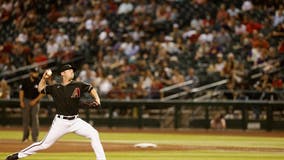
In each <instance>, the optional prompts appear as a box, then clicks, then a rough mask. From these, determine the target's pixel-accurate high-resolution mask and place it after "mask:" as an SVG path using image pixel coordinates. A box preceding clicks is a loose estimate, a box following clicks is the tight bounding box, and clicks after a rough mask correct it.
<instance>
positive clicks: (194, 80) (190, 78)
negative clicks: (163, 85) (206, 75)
mask: <svg viewBox="0 0 284 160" xmlns="http://www.w3.org/2000/svg"><path fill="white" fill-rule="evenodd" d="M185 80H186V81H192V84H191V87H192V88H194V87H197V86H198V85H199V78H198V77H197V76H196V75H195V70H194V68H191V67H190V68H188V69H187V75H186V77H185Z"/></svg>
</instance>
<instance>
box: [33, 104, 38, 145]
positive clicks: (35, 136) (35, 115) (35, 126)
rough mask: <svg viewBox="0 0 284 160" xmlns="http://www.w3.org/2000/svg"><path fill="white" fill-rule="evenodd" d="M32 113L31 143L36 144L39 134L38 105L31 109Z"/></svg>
mask: <svg viewBox="0 0 284 160" xmlns="http://www.w3.org/2000/svg"><path fill="white" fill-rule="evenodd" d="M31 110H32V112H31V114H32V119H31V120H32V139H33V142H37V140H38V134H39V120H38V112H39V104H37V105H35V106H33V107H32V108H31Z"/></svg>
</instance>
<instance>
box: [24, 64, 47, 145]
mask: <svg viewBox="0 0 284 160" xmlns="http://www.w3.org/2000/svg"><path fill="white" fill-rule="evenodd" d="M39 80H40V79H39V72H38V68H33V69H31V70H30V73H29V77H28V78H27V79H24V80H22V82H21V84H20V92H19V99H20V106H21V109H22V119H23V120H22V121H23V122H22V123H23V138H22V142H26V141H28V139H29V135H30V131H29V124H30V123H31V130H32V140H33V142H37V140H38V134H39V119H38V112H39V108H40V104H39V101H40V99H41V98H42V97H43V96H44V95H43V94H39V93H38V83H39Z"/></svg>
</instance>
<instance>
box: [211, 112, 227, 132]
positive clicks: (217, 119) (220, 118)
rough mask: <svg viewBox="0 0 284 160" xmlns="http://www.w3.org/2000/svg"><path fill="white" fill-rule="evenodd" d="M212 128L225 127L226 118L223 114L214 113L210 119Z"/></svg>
mask: <svg viewBox="0 0 284 160" xmlns="http://www.w3.org/2000/svg"><path fill="white" fill-rule="evenodd" d="M210 125H211V128H212V129H226V127H227V126H226V120H225V118H224V115H223V114H219V113H218V114H216V115H215V116H214V118H213V119H212V120H211V121H210Z"/></svg>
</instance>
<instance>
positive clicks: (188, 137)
mask: <svg viewBox="0 0 284 160" xmlns="http://www.w3.org/2000/svg"><path fill="white" fill-rule="evenodd" d="M44 135H45V133H41V134H40V137H43V136H44ZM100 136H101V139H102V142H111V143H125V144H131V145H132V144H136V143H140V142H150V143H156V144H158V146H159V145H163V144H165V145H184V146H199V147H200V146H201V147H200V149H194V150H190V149H189V150H182V151H181V150H176V151H175V150H174V151H155V150H147V151H145V150H141V151H140V150H134V151H128V150H126V151H125V152H122V151H113V152H106V155H107V158H108V159H109V160H280V159H281V160H283V159H284V137H283V136H282V137H260V136H232V135H229V136H224V135H220V136H218V135H207V134H178V133H177V134H173V133H153V134H151V133H124V132H100ZM20 137H21V132H20V131H0V142H1V140H7V139H13V140H20ZM60 141H72V142H74V141H78V142H85V141H88V140H87V139H85V138H82V137H79V136H77V135H74V134H69V135H66V136H64V137H63V138H62V139H60ZM202 146H207V147H208V146H209V147H211V148H214V146H215V147H218V146H220V147H236V148H238V147H241V148H242V147H246V148H248V149H249V148H250V147H251V148H260V149H261V148H266V149H267V148H272V149H273V148H274V149H275V148H276V149H278V150H280V151H279V152H275V151H274V152H271V151H261V150H248V151H241V150H221V149H218V150H215V149H214V150H209V149H206V147H205V148H202ZM15 152H16V151H15ZM7 154H9V153H7V152H6V153H4V152H2V151H0V159H5V157H6V155H7ZM25 159H27V160H67V159H68V160H78V159H80V160H89V159H95V155H94V154H93V153H92V152H90V153H86V152H82V153H74V152H70V153H38V154H36V155H32V156H30V157H27V158H25Z"/></svg>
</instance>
